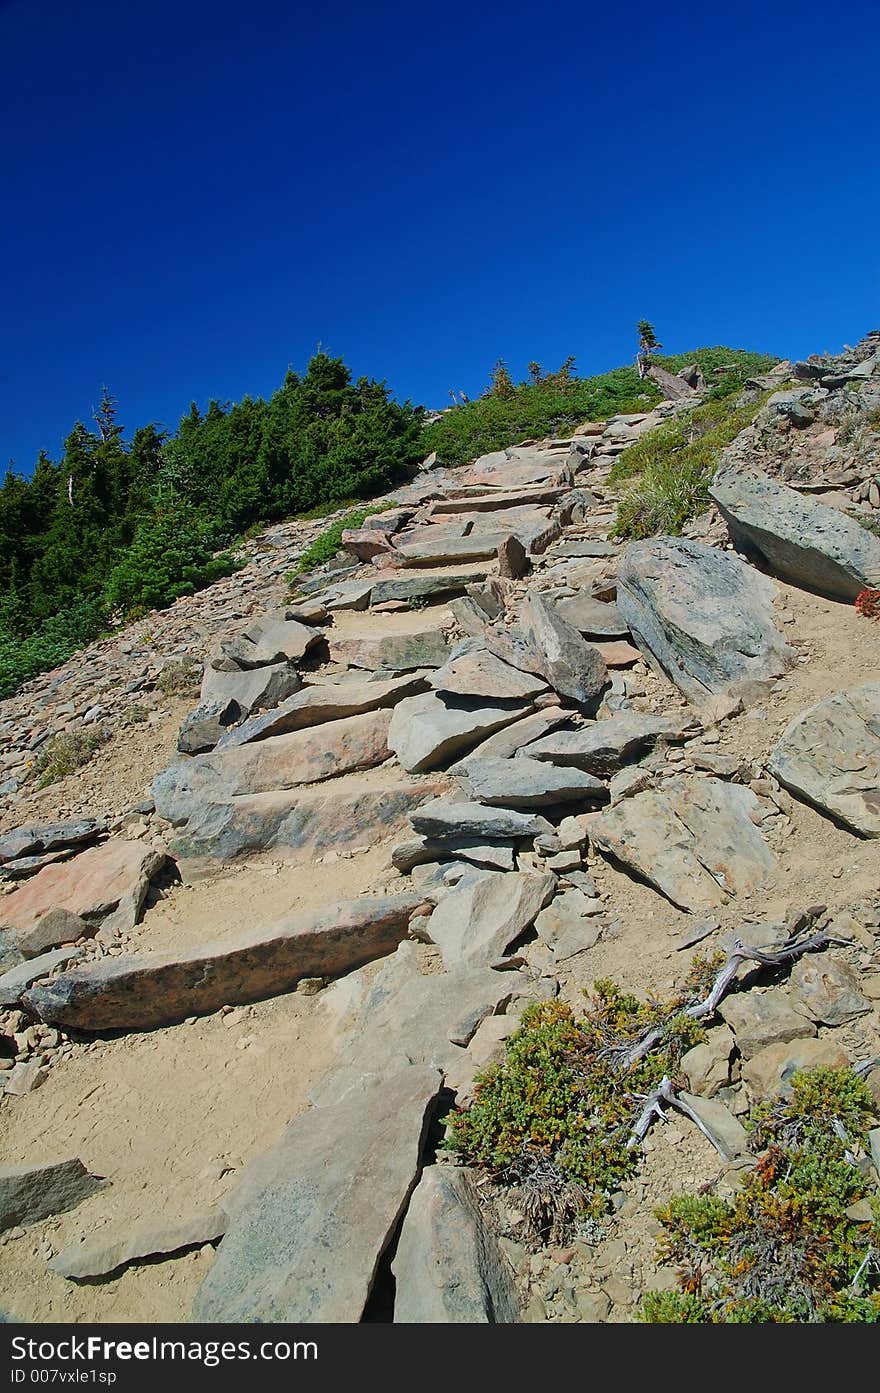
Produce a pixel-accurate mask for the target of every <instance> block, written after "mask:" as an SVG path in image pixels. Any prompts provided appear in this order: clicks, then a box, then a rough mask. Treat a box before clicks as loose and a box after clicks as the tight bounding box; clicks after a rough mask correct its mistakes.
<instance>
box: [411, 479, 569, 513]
mask: <svg viewBox="0 0 880 1393" xmlns="http://www.w3.org/2000/svg"><path fill="white" fill-rule="evenodd" d="M566 492H567V485H565V484H544V485H539V486H538V487H537V488H524V489H518V490H517V491H516V492H515V493H505V492H504V491H503V490H502V489H492V490H490V491H488V492H485V493H471V492H468V493H467V495H466V496H465V497H462V496H461V495H459V497H457V498H443V499H440V500H438V502H436V503H433V504H432V505H431V515H432V516H433V517H441V516H443V515H444V514H445V513H460V512H461V511H462V509H463V508H467V510H468V511H469V512H488V513H494V512H497V511H498V510H499V509H505V508H526V507H530V506H533V505H535V504H540V503H555V502H556V501H557V500H558V499H560V498H562V496H563V495H564V494H565V493H566Z"/></svg>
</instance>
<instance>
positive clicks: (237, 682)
mask: <svg viewBox="0 0 880 1393" xmlns="http://www.w3.org/2000/svg"><path fill="white" fill-rule="evenodd" d="M301 686H302V681H301V680H300V676H299V673H298V672H297V670H296V668H295V667H294V666H293V664H292V663H288V662H283V663H270V664H269V665H268V666H267V667H258V668H250V669H244V668H233V669H230V670H221V669H219V668H213V667H211V666H210V664H209V665H208V666H207V667H206V668H205V671H204V674H203V676H202V690H201V702H200V706H201V707H204V706H209V707H214V706H220V707H221V708H223V707H226V706H228V705H229V704H230V703H231V702H234V703H235V705H236V706H237V707H238V708H239V710H240V711H241V713H242V714H243V715H245V716H248V715H250V713H251V712H252V711H268V710H271V708H272V707H273V706H277V705H278V704H279V702H282V701H286V700H287V698H288V697H289V696H293V693H294V692H298V691H299V689H300V687H301ZM221 734H222V732H220V731H218V733H217V739H218V740H219V738H220V735H221Z"/></svg>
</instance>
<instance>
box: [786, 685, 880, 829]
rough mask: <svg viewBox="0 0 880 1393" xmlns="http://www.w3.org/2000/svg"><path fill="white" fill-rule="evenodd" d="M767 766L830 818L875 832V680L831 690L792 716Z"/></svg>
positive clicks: (878, 820)
mask: <svg viewBox="0 0 880 1393" xmlns="http://www.w3.org/2000/svg"><path fill="white" fill-rule="evenodd" d="M768 768H769V770H770V772H771V773H772V774H773V775H774V776H775V778H777V779H778V780H779V782H780V783H781V784H782V785H784V787H785V788H787V789H788V790H789V791H790V792H791V793H793V794H795V796H796V797H798V798H803V799H804V800H805V801H806V802H808V803H812V804H813V806H814V807H816V808H818V809H819V811H820V812H822V813H825V814H826V816H828V817H830V818H833V819H834V821H835V822H841V823H843V825H844V826H845V827H848V828H849V829H850V831H852V832H857V833H858V835H859V836H861V837H880V682H865V683H863V684H862V685H861V686H858V687H850V688H849V690H848V691H845V692H832V694H831V695H830V696H826V697H823V698H822V700H821V701H817V702H816V704H815V706H811V707H809V708H808V709H807V710H806V711H802V712H801V713H800V714H799V715H798V716H795V718H794V720H793V721H792V722H791V723H790V724H789V726H788V727H787V729H786V730H785V731H784V733H783V735H782V738H781V739H780V740H779V742H778V743H777V745H776V748H775V749H774V750H773V752H772V754H771V756H770V759H769V760H768Z"/></svg>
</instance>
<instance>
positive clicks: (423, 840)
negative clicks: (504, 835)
mask: <svg viewBox="0 0 880 1393" xmlns="http://www.w3.org/2000/svg"><path fill="white" fill-rule="evenodd" d="M444 860H456V861H457V860H461V861H469V862H471V864H472V865H474V866H483V867H486V868H487V869H488V870H492V871H512V870H513V847H512V846H507V845H506V844H505V843H503V842H500V843H496V844H494V845H493V844H492V843H490V842H483V843H477V844H474V843H470V842H466V841H462V840H461V839H460V838H456V837H434V838H432V837H411V838H409V839H408V840H407V841H405V842H400V843H399V844H398V845H397V846H395V847H393V848H392V850H391V864H392V866H395V867H396V868H397V870H399V871H403V873H404V874H407V873H408V872H409V871H411V870H413V868H414V867H416V866H421V865H425V864H427V863H429V862H431V861H444Z"/></svg>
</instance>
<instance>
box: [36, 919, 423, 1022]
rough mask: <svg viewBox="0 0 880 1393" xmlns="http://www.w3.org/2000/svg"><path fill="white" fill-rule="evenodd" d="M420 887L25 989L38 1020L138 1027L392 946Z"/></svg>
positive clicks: (251, 995) (325, 971) (278, 988)
mask: <svg viewBox="0 0 880 1393" xmlns="http://www.w3.org/2000/svg"><path fill="white" fill-rule="evenodd" d="M420 903H421V897H420V896H419V895H417V894H402V895H390V896H385V897H382V896H369V895H365V896H363V897H362V898H361V899H358V900H349V901H342V902H340V903H337V904H330V905H327V906H326V907H325V908H324V909H323V910H317V911H316V910H311V911H305V912H301V913H299V914H292V915H290V916H288V918H286V919H281V920H279V921H277V922H276V923H275V924H272V925H270V926H268V927H266V928H260V927H257V928H249V929H245V930H243V931H242V932H240V933H239V934H238V935H237V936H236V937H234V938H224V939H222V940H220V941H219V942H217V943H205V944H202V945H200V946H198V947H194V948H190V949H188V950H187V951H184V952H180V953H131V954H128V955H124V956H121V957H116V958H105V959H103V961H101V962H97V963H92V964H89V965H88V966H86V967H81V968H77V969H74V970H73V971H72V972H67V973H63V974H62V975H61V976H60V977H58V978H56V979H55V981H54V982H51V983H49V984H48V985H47V986H44V987H33V988H32V989H31V990H30V991H29V992H27V993H25V995H24V998H23V1000H24V1003H25V1006H26V1008H27V1010H28V1011H30V1012H31V1013H32V1014H33V1015H35V1016H36V1017H37V1018H38V1019H39V1020H42V1021H47V1022H48V1023H50V1024H53V1025H63V1026H67V1027H71V1026H73V1027H75V1028H76V1029H78V1030H145V1029H150V1028H152V1027H153V1026H157V1025H168V1024H171V1023H172V1022H174V1021H181V1020H185V1019H186V1017H187V1016H198V1015H205V1014H208V1013H210V1012H212V1011H217V1010H219V1009H220V1007H221V1006H225V1005H229V1004H230V1003H233V1002H245V1001H259V1000H261V999H263V998H265V997H268V996H276V995H278V994H279V993H280V992H287V991H291V990H292V989H293V987H294V986H295V985H296V983H297V982H298V981H299V979H300V978H301V977H328V976H334V975H336V974H338V973H340V972H347V971H349V970H350V969H351V968H353V967H358V966H360V964H361V963H365V962H369V961H370V960H371V959H373V958H376V957H381V956H382V955H383V954H385V953H390V952H393V950H394V949H395V948H396V947H397V945H398V943H399V942H400V940H401V939H402V938H403V936H404V935H405V934H406V932H407V928H408V924H409V917H410V915H411V914H412V912H413V910H414V909H416V908H417V907H418V905H419V904H420Z"/></svg>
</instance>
